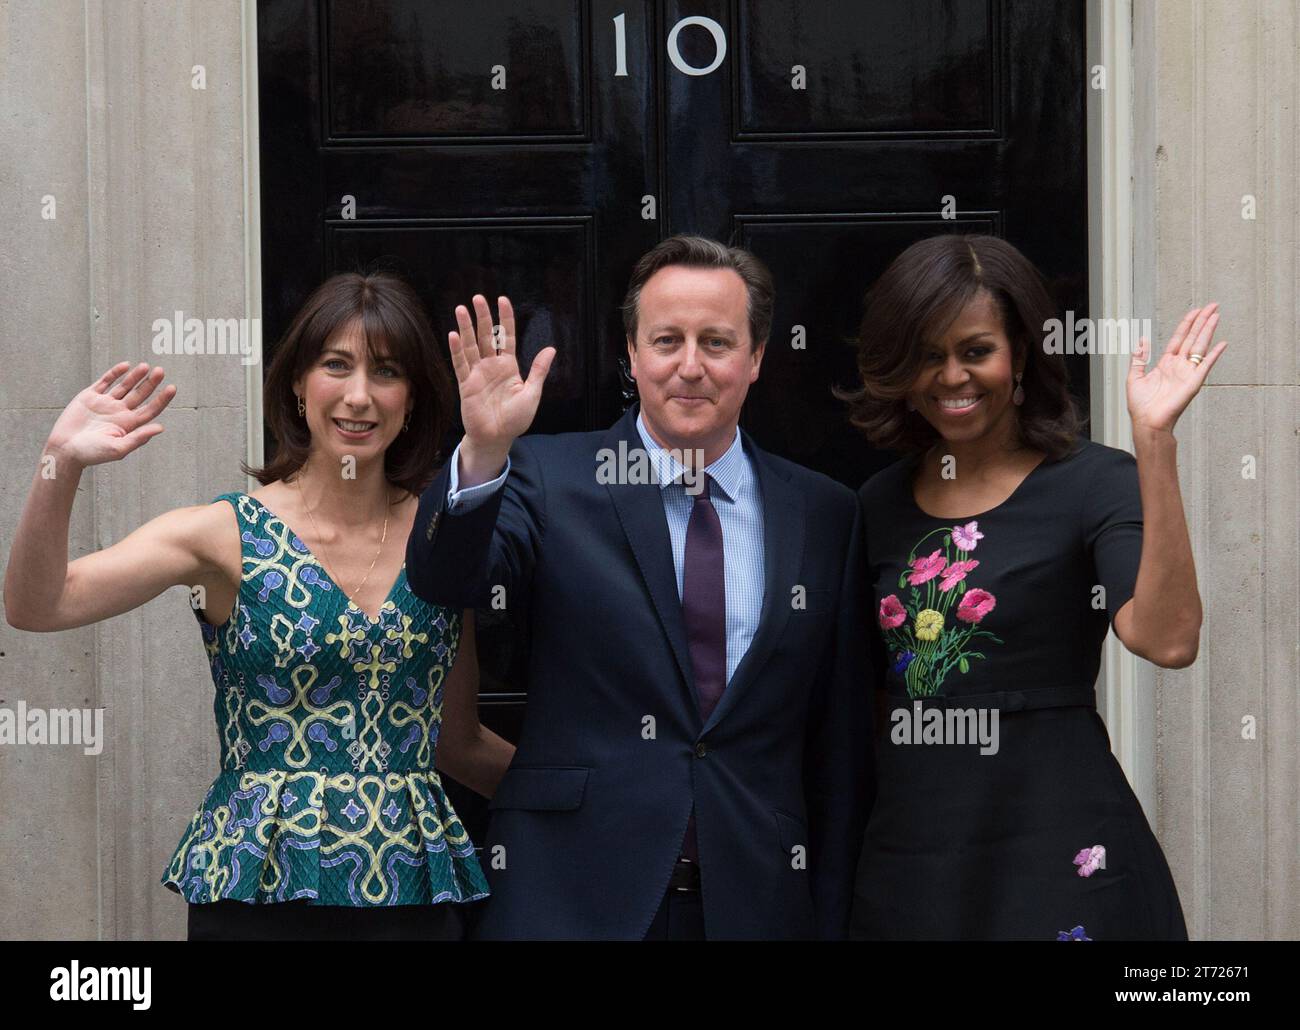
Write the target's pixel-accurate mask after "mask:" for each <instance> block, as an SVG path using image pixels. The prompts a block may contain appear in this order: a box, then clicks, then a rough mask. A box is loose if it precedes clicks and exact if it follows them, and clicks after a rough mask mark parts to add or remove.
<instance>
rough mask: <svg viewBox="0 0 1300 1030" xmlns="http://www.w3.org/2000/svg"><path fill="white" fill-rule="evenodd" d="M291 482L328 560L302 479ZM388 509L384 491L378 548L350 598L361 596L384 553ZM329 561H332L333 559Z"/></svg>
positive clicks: (350, 593) (323, 539) (296, 478)
mask: <svg viewBox="0 0 1300 1030" xmlns="http://www.w3.org/2000/svg"><path fill="white" fill-rule="evenodd" d="M293 481H294V482H295V483H296V484H297V485H298V496H299V497H301V498H302V506H303V507H304V508H306V509H307V517H308V518H309V519H311V528H312V530H313V531H314V532H315V534H316V539H317V540H318V541H319V542H320V549H321V553H322V554H324V555H325V557H326V558H329V555H328V554H325V538H324V537H323V536H321V533H320V527H318V526H317V525H316V516H315V515H313V514H312V513H311V505H310V504H308V503H307V495H306V494H304V493H303V492H302V477H301V476H295V477H294V480H293ZM388 508H389V504H388V491H387V490H384V533H383V536H381V537H380V538H379V547H378V548H376V549H375V556H374V558H372V559H371V561H370V568H368V569H366V574H365V577H364V578H363V579H362V580H361V582H360V583H358V584H357V587H356V589H355V590H352V591H350V592H349V596H350V597H359V596H360V595H361V588H362V587H363V586H365V585H366V580H367V579H369V578H370V574H371V573H372V572H374V571H375V562H377V561H379V556H380V555H381V554H382V553H383V551H384V541H385V540H387V539H388ZM330 560H331V561H333V559H330ZM336 568H337V566H336ZM340 586H342V584H340ZM353 604H356V602H355V601H354V602H353ZM357 607H358V608H360V607H361V606H360V605H359V604H358V605H357Z"/></svg>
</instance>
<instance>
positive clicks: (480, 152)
mask: <svg viewBox="0 0 1300 1030" xmlns="http://www.w3.org/2000/svg"><path fill="white" fill-rule="evenodd" d="M258 40H259V42H258V49H259V80H260V97H259V111H260V123H261V124H260V136H261V151H260V156H261V172H262V250H263V268H264V282H263V305H264V311H263V319H264V330H265V336H266V339H267V341H268V344H272V342H273V341H274V340H276V339H277V338H278V336H279V335H280V334H281V333H282V332H283V331H284V329H285V328H286V327H287V325H288V322H289V319H290V318H291V316H292V314H293V312H294V311H295V310H296V308H297V307H298V305H300V304H301V303H302V301H303V300H304V299H305V297H306V296H307V294H308V293H309V292H310V290H311V289H312V288H314V287H315V286H316V285H317V284H318V283H319V282H320V281H321V280H322V279H323V278H325V277H326V276H328V275H330V274H332V273H333V272H336V271H344V270H352V269H357V268H363V267H375V266H377V265H380V264H382V265H383V266H384V267H388V268H391V269H394V270H396V271H399V272H401V273H402V274H404V275H406V276H407V277H408V278H409V279H410V280H411V281H412V282H413V283H414V284H415V286H416V288H417V289H418V290H419V291H420V293H421V294H422V296H423V297H424V299H425V300H426V302H427V303H428V305H429V308H430V311H431V313H432V315H433V318H434V323H435V325H436V326H438V327H440V329H441V330H442V331H443V332H442V337H443V340H444V341H445V333H446V330H448V329H451V328H454V326H455V323H454V318H453V316H452V311H453V309H454V307H455V305H456V304H460V303H467V302H468V300H469V298H470V296H471V295H472V294H474V293H483V294H485V295H487V296H488V297H496V296H497V295H498V294H501V293H505V294H507V295H509V296H510V297H511V299H512V300H513V301H514V303H515V307H516V310H517V312H518V316H519V317H518V321H519V332H520V353H521V359H522V362H523V363H525V364H526V363H527V362H528V361H530V360H531V358H532V356H533V355H534V354H536V353H537V351H538V350H540V349H541V348H543V347H545V346H547V345H548V344H552V343H553V344H555V345H556V347H557V348H558V355H557V359H556V362H555V365H554V367H553V369H552V371H551V374H550V377H549V379H548V380H547V385H546V391H545V395H544V398H543V401H542V407H541V410H540V412H539V414H538V417H537V420H536V422H535V423H534V426H533V431H534V432H544V433H551V432H562V431H568V430H581V429H597V428H603V427H605V426H608V425H609V424H610V423H611V422H613V421H614V420H615V418H617V416H618V414H619V413H620V411H621V410H623V408H624V407H625V406H626V404H627V403H628V400H629V398H630V396H631V395H630V394H629V393H628V387H629V384H628V382H627V380H626V379H625V378H624V377H623V376H622V374H621V372H620V359H621V357H622V354H623V350H624V346H623V335H622V323H621V320H620V317H619V314H618V305H619V302H620V301H621V300H622V297H623V293H624V291H625V289H626V285H627V278H628V274H629V272H630V270H631V267H632V265H633V263H634V262H635V260H636V258H637V257H638V256H639V255H640V254H642V253H643V252H644V251H646V250H647V249H649V248H650V247H651V246H652V245H653V244H654V243H655V242H657V241H658V240H660V239H662V238H664V237H665V236H669V235H671V234H673V233H676V232H694V233H700V234H703V235H707V236H712V237H714V238H716V239H721V240H724V241H730V242H734V243H736V244H739V245H741V246H744V247H747V248H749V249H751V250H753V251H754V252H755V253H757V254H758V255H759V256H760V257H761V258H763V260H764V261H766V262H767V263H768V265H769V266H770V267H771V269H772V272H773V273H774V275H775V278H776V284H777V304H776V312H775V319H774V324H773V330H772V337H771V340H770V342H769V344H768V351H767V356H766V358H765V361H764V366H763V374H762V376H761V378H760V379H759V381H758V383H757V384H755V386H754V388H753V389H752V390H751V393H750V399H749V402H748V403H747V405H746V410H745V414H744V425H745V427H746V429H747V430H749V431H750V432H751V433H752V434H753V435H754V437H755V438H756V439H757V440H758V442H759V443H760V444H761V445H762V446H764V447H766V448H768V449H769V450H771V451H774V452H775V453H777V454H781V455H783V456H785V457H788V458H791V459H792V460H794V461H797V462H799V463H801V464H804V465H807V466H810V467H812V468H816V469H819V470H821V471H824V472H826V473H828V474H829V475H832V476H834V477H835V478H837V479H839V480H841V481H842V482H845V483H847V484H849V485H850V486H853V487H855V488H856V487H857V486H858V485H859V484H861V482H862V481H863V479H865V478H866V476H867V475H868V474H869V473H870V472H872V471H874V470H875V469H877V468H879V467H881V466H882V465H884V464H886V463H887V462H888V461H889V460H890V456H889V455H886V454H882V453H879V452H876V451H873V450H871V449H870V448H869V447H867V446H866V445H865V444H864V442H863V441H862V440H861V438H860V437H858V436H857V435H855V433H854V432H853V431H851V430H850V429H849V428H848V426H847V423H846V421H845V418H844V411H843V406H842V405H841V404H839V403H838V402H837V401H835V400H834V399H833V397H832V395H831V388H832V387H833V386H834V385H837V384H846V385H847V384H849V383H851V382H852V379H853V368H854V364H853V351H852V347H851V345H850V342H849V341H850V340H851V338H852V336H853V335H854V333H855V332H856V331H857V328H858V318H859V316H860V314H861V300H862V295H863V292H864V291H865V289H866V288H867V286H868V285H869V284H870V282H871V281H872V279H873V278H874V277H875V276H876V275H878V274H879V273H880V272H881V271H882V270H883V269H884V267H885V265H886V264H887V263H888V262H889V260H890V259H891V258H892V257H893V256H894V255H895V254H897V253H898V252H899V251H900V250H902V249H903V248H904V247H906V246H907V245H908V244H909V243H911V242H913V241H914V240H917V239H920V238H922V237H924V236H928V235H932V234H934V233H937V232H987V233H994V234H997V235H1000V236H1004V237H1005V238H1007V239H1008V240H1010V241H1011V242H1013V243H1015V244H1016V245H1017V246H1018V247H1020V248H1021V250H1023V251H1024V252H1025V253H1026V254H1027V255H1028V256H1029V257H1030V259H1031V260H1033V261H1034V262H1035V263H1036V264H1037V265H1038V266H1039V268H1040V269H1042V271H1043V273H1044V275H1045V276H1046V278H1047V280H1048V283H1049V286H1050V287H1051V288H1052V290H1053V292H1054V295H1055V297H1056V299H1057V301H1058V302H1059V304H1060V305H1061V307H1062V308H1070V309H1072V310H1073V311H1075V313H1076V315H1077V316H1078V317H1082V316H1083V315H1085V314H1086V312H1087V236H1086V226H1087V210H1086V203H1085V201H1086V184H1085V179H1084V170H1085V166H1086V161H1085V157H1086V150H1085V137H1084V97H1085V94H1084V90H1085V88H1086V86H1087V82H1086V77H1085V66H1084V2H1083V0H1022V2H1012V0H1002V2H999V0H747V2H746V0H690V2H689V3H687V2H681V0H639V2H638V0H510V2H505V0H501V2H496V0H477V2H468V0H387V2H377V3H363V2H359V0H337V2H328V0H263V2H262V3H261V4H260V5H259V13H258ZM444 346H445V342H444ZM1067 360H1069V361H1071V362H1072V363H1074V364H1072V367H1071V376H1072V379H1073V381H1074V384H1075V389H1076V391H1077V392H1078V393H1079V395H1080V397H1081V398H1082V399H1083V402H1084V410H1086V397H1087V385H1088V383H1087V367H1086V358H1084V357H1075V358H1069V359H1067ZM514 614H516V615H518V614H519V613H514ZM480 627H481V628H480V650H481V652H482V654H481V664H482V670H483V673H482V674H483V685H482V702H483V705H482V710H483V718H484V722H485V723H486V724H488V725H490V726H492V727H493V728H494V729H496V730H497V731H498V732H500V733H502V734H503V735H504V736H507V737H510V738H513V737H514V736H515V734H516V733H517V727H518V723H519V719H520V718H521V716H522V712H523V708H524V705H525V703H526V698H525V695H524V693H523V691H522V673H521V670H522V662H523V661H524V659H525V656H526V650H527V641H526V640H525V639H523V637H522V636H521V635H519V634H517V633H515V632H512V630H511V629H510V627H509V625H508V624H507V623H506V622H505V621H504V620H503V619H502V618H500V617H497V616H495V614H494V613H491V612H484V613H481V614H480ZM454 801H455V802H456V803H457V804H458V806H461V807H460V810H461V812H462V814H463V815H464V817H465V819H466V822H467V824H468V825H469V828H470V831H471V833H472V834H474V835H475V836H476V837H480V836H481V830H482V824H481V819H482V816H483V809H482V806H481V804H479V803H478V802H477V800H476V799H473V798H472V797H471V796H468V795H467V793H466V792H455V793H454Z"/></svg>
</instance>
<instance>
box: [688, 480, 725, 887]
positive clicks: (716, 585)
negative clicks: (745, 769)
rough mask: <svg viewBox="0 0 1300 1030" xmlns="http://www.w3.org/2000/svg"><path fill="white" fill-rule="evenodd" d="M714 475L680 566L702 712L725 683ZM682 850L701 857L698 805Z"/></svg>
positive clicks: (700, 499) (699, 501) (695, 511)
mask: <svg viewBox="0 0 1300 1030" xmlns="http://www.w3.org/2000/svg"><path fill="white" fill-rule="evenodd" d="M711 482H712V480H711V479H710V477H709V476H708V475H707V474H706V475H705V476H704V489H703V490H701V491H700V493H699V494H697V495H696V497H695V504H694V506H693V507H692V508H691V518H690V521H689V522H687V524H686V558H685V561H684V563H683V569H682V612H683V614H684V615H685V617H686V639H687V641H688V643H689V645H690V652H691V670H692V672H693V673H694V677H695V694H696V699H697V700H698V702H699V706H700V716H701V718H702V719H703V720H704V721H705V722H708V719H709V716H710V715H712V714H713V709H714V708H715V707H716V706H717V704H718V699H719V698H720V697H722V691H723V690H724V689H726V686H727V586H726V580H725V579H724V576H723V564H722V523H721V522H720V521H719V520H718V513H717V511H716V510H715V509H714V507H713V503H712V502H711V501H710V500H709V486H710V484H711ZM682 854H683V855H685V856H686V857H687V858H689V859H690V860H691V861H692V862H698V861H699V860H700V857H699V847H698V844H697V842H696V839H695V811H694V809H692V810H691V818H690V822H689V823H688V824H687V826H686V839H685V841H683V843H682Z"/></svg>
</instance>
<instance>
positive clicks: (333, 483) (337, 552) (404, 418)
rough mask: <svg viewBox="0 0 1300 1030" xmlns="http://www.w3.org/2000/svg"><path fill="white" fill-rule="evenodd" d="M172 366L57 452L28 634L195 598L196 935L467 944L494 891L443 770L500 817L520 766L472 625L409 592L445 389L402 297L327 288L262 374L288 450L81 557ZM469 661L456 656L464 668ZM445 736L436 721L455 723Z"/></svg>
mask: <svg viewBox="0 0 1300 1030" xmlns="http://www.w3.org/2000/svg"><path fill="white" fill-rule="evenodd" d="M162 380H163V370H162V369H161V368H154V369H153V370H152V371H150V370H149V367H148V366H147V365H143V364H142V365H140V366H138V367H136V368H134V369H131V368H130V367H129V365H128V364H127V363H125V362H122V363H120V364H118V365H115V366H114V367H113V368H111V369H109V370H108V371H107V372H105V373H104V375H103V376H101V377H100V378H99V380H98V381H97V382H95V383H94V384H93V385H92V386H89V387H87V388H86V389H85V390H83V391H82V392H81V393H80V394H78V395H77V397H76V398H75V399H74V400H73V402H72V403H71V404H70V405H69V406H68V407H67V409H66V410H65V411H64V412H63V414H62V415H61V416H60V417H59V419H58V421H57V422H56V423H55V426H54V429H53V430H52V431H51V433H50V437H49V441H48V443H47V445H46V448H45V452H44V453H45V454H46V455H47V456H49V457H52V458H53V460H54V463H55V468H56V470H57V474H56V476H55V477H53V478H45V477H43V476H41V475H38V476H37V477H36V478H35V480H34V482H33V485H32V488H31V491H30V493H29V495H28V499H27V504H26V507H25V508H24V510H23V515H22V520H21V522H20V524H19V528H18V532H17V535H16V537H15V540H14V544H13V549H12V552H11V555H10V562H9V568H8V573H7V575H6V580H5V601H6V612H7V616H8V618H9V620H10V622H11V624H12V625H14V626H15V627H17V628H19V629H27V630H34V631H45V632H48V631H52V630H61V629H70V628H73V627H76V626H84V625H87V624H88V623H91V622H96V621H98V620H101V619H106V618H110V617H111V616H114V615H118V614H121V613H122V612H126V611H130V610H131V609H133V608H135V607H138V606H139V605H142V604H144V603H145V602H146V601H149V600H151V599H152V598H154V597H156V596H157V595H158V594H159V593H161V592H162V591H163V590H165V589H166V588H168V587H171V586H177V585H183V586H185V587H187V588H188V589H189V590H190V593H191V598H190V600H191V608H192V609H193V610H194V614H195V616H196V617H197V618H198V621H199V624H200V627H201V630H202V634H203V640H204V644H205V648H206V651H207V656H208V659H209V662H210V665H211V671H212V678H213V683H214V685H215V687H216V694H215V699H214V711H215V715H216V720H217V732H218V736H219V742H220V751H221V773H220V775H218V776H217V778H216V780H215V781H214V782H213V784H212V786H211V787H210V788H209V790H208V792H207V795H206V797H205V798H204V799H203V802H202V804H201V805H200V806H199V808H198V810H197V811H196V812H195V814H194V817H193V819H192V820H191V822H190V825H189V827H188V828H187V830H186V831H185V833H184V835H183V836H182V838H181V842H180V845H179V846H178V847H177V849H176V852H175V854H174V856H173V858H172V861H171V862H170V863H169V866H168V868H167V871H166V873H165V874H164V876H163V883H165V884H166V885H167V886H168V887H169V888H171V889H172V890H174V891H176V892H178V893H180V894H181V895H183V896H184V897H185V898H186V899H187V901H188V902H189V906H190V907H189V937H190V939H191V940H195V939H222V938H224V939H277V940H286V939H353V940H355V939H362V940H404V939H453V938H459V937H461V936H463V933H464V922H463V917H462V915H461V914H460V912H459V908H458V903H465V902H472V901H475V900H478V899H480V898H483V897H485V896H486V895H487V893H488V888H487V884H486V881H485V879H484V877H483V873H482V870H481V869H480V867H479V865H478V862H477V860H476V858H475V855H474V847H473V844H472V843H471V842H470V840H469V838H468V835H467V834H466V832H465V829H464V827H463V826H462V825H461V823H460V821H459V819H458V818H457V816H456V813H455V811H454V810H453V809H452V806H451V803H450V801H449V800H448V798H447V796H446V794H445V793H444V791H443V788H442V784H441V782H440V780H439V777H438V773H437V772H436V771H435V755H436V766H437V768H438V769H442V770H444V771H446V772H448V773H450V774H451V775H452V776H454V777H455V778H456V779H457V780H459V781H460V782H462V783H464V784H466V785H467V786H469V787H470V788H472V789H473V790H475V791H477V792H478V793H480V794H483V795H485V796H491V795H492V793H493V792H494V791H495V789H496V786H497V783H498V782H499V781H500V779H501V777H502V776H503V775H504V774H505V770H506V767H507V766H508V765H509V764H510V759H511V757H512V756H513V752H514V749H513V747H512V746H511V745H510V744H508V743H507V742H506V741H504V740H502V739H501V738H500V737H498V736H497V735H496V734H494V733H492V732H490V731H488V730H486V729H484V728H483V727H481V726H480V725H479V722H478V716H477V689H478V675H477V663H476V657H475V652H474V632H473V621H472V612H469V611H466V612H464V613H460V612H456V611H449V610H447V609H443V608H439V607H437V606H434V605H429V604H427V603H426V602H424V601H422V600H421V599H420V598H418V597H416V596H415V595H414V594H413V593H412V592H411V591H410V590H409V589H408V587H407V584H406V570H405V563H404V558H405V552H406V538H407V536H408V535H409V533H410V530H411V524H412V521H413V520H414V517H415V512H416V507H417V502H418V499H419V494H420V491H421V489H422V488H423V487H424V486H425V485H426V484H427V482H428V480H429V479H430V478H431V477H432V475H433V472H434V470H435V461H436V458H437V449H438V447H439V444H440V442H441V438H442V434H443V431H444V430H445V428H446V425H447V414H448V406H449V403H450V388H449V384H450V378H449V376H448V373H447V370H446V366H445V363H444V360H443V359H442V357H441V353H440V351H439V349H438V347H437V345H436V344H435V342H434V338H433V331H432V328H431V326H430V324H429V321H428V318H427V316H426V314H425V312H424V310H423V308H422V306H421V304H420V301H419V299H418V298H417V296H416V295H415V293H414V291H413V290H412V289H411V288H410V286H408V285H407V284H406V283H404V282H402V281H401V280H400V279H397V278H395V277H392V276H389V275H384V274H376V275H369V276H362V275H358V274H347V275H339V276H335V277H334V278H332V279H330V280H329V281H327V282H326V283H324V284H323V285H322V286H321V287H320V288H319V289H317V290H316V292H315V293H313V294H312V296H311V297H310V298H309V299H308V300H307V302H306V304H305V305H304V306H303V308H302V309H301V310H300V311H299V312H298V314H297V316H296V317H295V318H294V320H293V323H292V325H291V326H290V328H289V331H288V333H287V334H286V336H285V338H284V341H283V343H282V344H281V346H280V347H279V349H278V350H277V352H276V355H275V358H274V360H273V361H272V363H271V367H270V369H269V371H268V373H267V379H266V387H265V395H264V407H265V412H266V419H267V422H268V424H269V426H270V428H271V430H272V432H273V434H274V436H275V438H276V440H278V441H279V447H278V450H277V452H276V454H275V457H274V459H273V460H272V461H271V462H270V463H269V464H267V465H266V466H265V467H264V468H261V469H250V468H248V467H247V466H244V471H245V472H246V473H248V474H250V475H253V476H255V477H256V478H257V480H258V481H259V482H260V483H261V484H262V486H261V488H260V489H259V490H257V491H256V492H255V493H253V494H244V493H239V492H233V493H227V494H222V495H220V496H219V497H218V498H217V499H216V500H215V501H214V502H213V503H211V504H209V505H198V506H195V507H189V508H179V509H176V510H174V511H170V512H167V513H166V514H164V515H160V516H159V517H158V518H155V519H153V520H152V521H150V522H148V523H146V524H145V525H143V526H141V527H140V528H139V529H137V530H136V531H135V532H133V533H131V534H130V535H129V536H127V537H126V538H125V539H124V540H122V541H121V542H120V543H117V544H115V545H113V546H112V547H109V548H106V549H105V550H103V551H99V552H96V553H94V554H90V555H87V556H86V557H83V558H79V559H77V560H76V561H73V562H71V563H69V562H68V561H67V557H66V556H67V550H68V522H69V518H70V515H71V511H72V503H73V498H74V497H75V496H76V490H77V483H78V480H79V479H80V474H81V471H82V469H84V468H86V467H88V466H91V465H97V464H101V463H104V462H109V461H116V460H118V459H120V458H123V457H125V456H126V455H128V454H129V453H131V451H133V450H135V449H136V448H137V447H139V446H140V445H141V444H143V443H144V442H145V441H147V440H148V439H150V438H151V437H153V436H155V435H157V434H158V433H160V432H162V428H163V427H162V426H161V425H160V424H159V423H157V422H156V421H154V420H155V419H156V418H157V417H158V415H159V414H160V413H161V412H162V411H163V409H164V408H165V407H166V406H167V404H168V403H169V402H170V401H171V399H172V397H173V396H175V392H176V388H175V387H174V386H170V385H168V386H165V387H162V388H161V389H159V387H160V386H161V384H162ZM458 654H459V655H460V656H461V660H460V661H457V660H456V658H457V656H458ZM444 716H445V718H444Z"/></svg>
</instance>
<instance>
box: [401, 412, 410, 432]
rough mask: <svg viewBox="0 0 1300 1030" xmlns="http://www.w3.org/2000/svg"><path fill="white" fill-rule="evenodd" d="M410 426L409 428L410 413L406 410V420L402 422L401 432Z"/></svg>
mask: <svg viewBox="0 0 1300 1030" xmlns="http://www.w3.org/2000/svg"><path fill="white" fill-rule="evenodd" d="M410 428H411V413H410V412H409V411H408V412H407V413H406V421H405V422H403V423H402V432H403V433H405V432H406V431H407V430H408V429H410Z"/></svg>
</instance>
